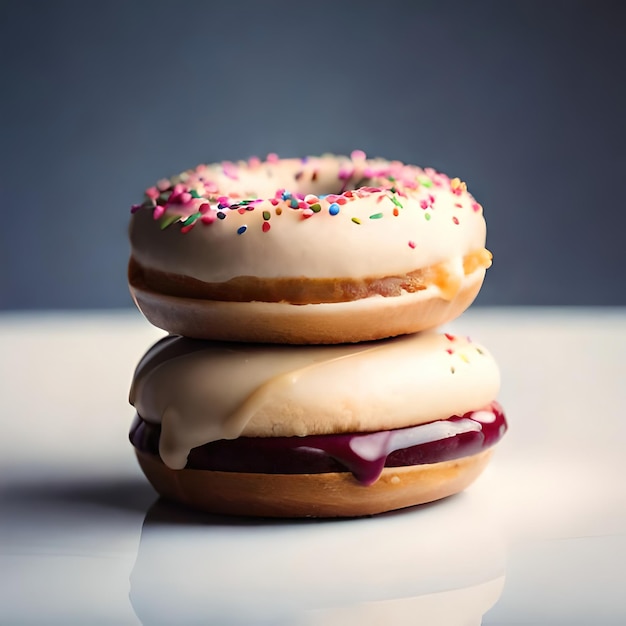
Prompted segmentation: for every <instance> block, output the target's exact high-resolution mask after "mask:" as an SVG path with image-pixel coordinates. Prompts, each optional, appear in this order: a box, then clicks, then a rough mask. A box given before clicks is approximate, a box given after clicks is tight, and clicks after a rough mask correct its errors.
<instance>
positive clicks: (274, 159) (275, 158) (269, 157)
mask: <svg viewBox="0 0 626 626" xmlns="http://www.w3.org/2000/svg"><path fill="white" fill-rule="evenodd" d="M265 160H266V161H267V162H268V163H277V162H278V155H277V154H276V153H275V152H270V153H269V154H268V155H267V157H265Z"/></svg>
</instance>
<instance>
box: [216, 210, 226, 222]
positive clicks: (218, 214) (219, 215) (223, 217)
mask: <svg viewBox="0 0 626 626" xmlns="http://www.w3.org/2000/svg"><path fill="white" fill-rule="evenodd" d="M217 219H218V220H224V219H226V213H222V212H221V211H218V212H217Z"/></svg>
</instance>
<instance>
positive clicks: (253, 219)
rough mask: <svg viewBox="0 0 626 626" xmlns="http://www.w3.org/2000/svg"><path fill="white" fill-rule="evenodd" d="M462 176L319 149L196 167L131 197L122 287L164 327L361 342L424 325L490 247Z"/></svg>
mask: <svg viewBox="0 0 626 626" xmlns="http://www.w3.org/2000/svg"><path fill="white" fill-rule="evenodd" d="M485 235H486V227H485V220H484V217H483V211H482V207H481V205H480V204H478V203H477V202H476V200H475V199H474V198H473V197H472V196H471V194H470V193H469V192H468V191H467V187H466V185H465V183H463V182H462V181H461V180H459V179H458V178H449V177H448V176H446V175H445V174H441V173H439V172H436V171H435V170H433V169H431V168H426V169H421V168H419V167H417V166H414V165H405V164H403V163H400V162H398V161H386V160H383V159H378V158H377V159H368V158H366V156H365V154H364V153H363V152H361V151H354V152H353V153H352V154H351V155H350V157H345V156H334V155H324V156H322V157H306V158H302V159H279V158H278V157H277V156H276V155H268V157H267V158H266V160H265V161H261V160H260V159H257V158H252V159H250V160H249V161H240V162H237V163H232V162H223V163H216V164H212V165H199V166H198V167H196V168H195V169H192V170H188V171H185V172H183V173H181V174H179V175H178V176H175V177H173V178H171V179H163V180H160V181H159V182H158V183H157V184H156V185H155V186H154V187H150V188H148V189H147V190H146V192H145V198H144V201H143V203H142V204H138V205H134V206H133V207H132V217H131V224H130V241H131V258H130V264H129V284H130V289H131V293H132V294H133V297H134V299H135V302H136V303H137V306H138V307H139V308H140V309H141V311H142V312H143V313H144V315H145V316H146V317H147V318H148V320H149V321H150V322H152V323H153V324H155V325H156V326H158V327H160V328H163V329H164V330H167V331H168V332H170V333H173V334H180V335H185V336H188V337H195V338H202V339H219V340H227V341H256V342H271V343H305V344H306V343H311V344H316V343H344V342H356V341H367V340H373V339H380V338H383V337H390V336H395V335H401V334H407V333H413V332H417V331H420V330H424V329H427V328H432V327H435V326H438V325H440V324H443V323H445V322H448V321H450V320H451V319H453V318H455V317H457V316H458V315H460V314H461V313H462V312H463V311H464V310H465V309H466V308H467V307H468V306H469V305H470V304H471V302H472V301H473V300H474V298H475V297H476V295H477V293H478V291H479V290H480V287H481V284H482V281H483V278H484V274H485V270H486V268H488V267H489V265H490V264H491V254H490V253H489V252H488V251H487V250H486V249H485Z"/></svg>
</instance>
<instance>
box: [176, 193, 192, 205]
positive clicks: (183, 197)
mask: <svg viewBox="0 0 626 626" xmlns="http://www.w3.org/2000/svg"><path fill="white" fill-rule="evenodd" d="M191 198H192V196H191V194H190V193H189V192H188V191H184V192H183V193H181V194H180V196H178V202H180V203H181V204H188V203H189V202H191Z"/></svg>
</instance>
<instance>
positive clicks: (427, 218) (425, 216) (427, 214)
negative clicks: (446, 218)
mask: <svg viewBox="0 0 626 626" xmlns="http://www.w3.org/2000/svg"><path fill="white" fill-rule="evenodd" d="M424 219H425V220H426V221H428V220H430V213H424Z"/></svg>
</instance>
